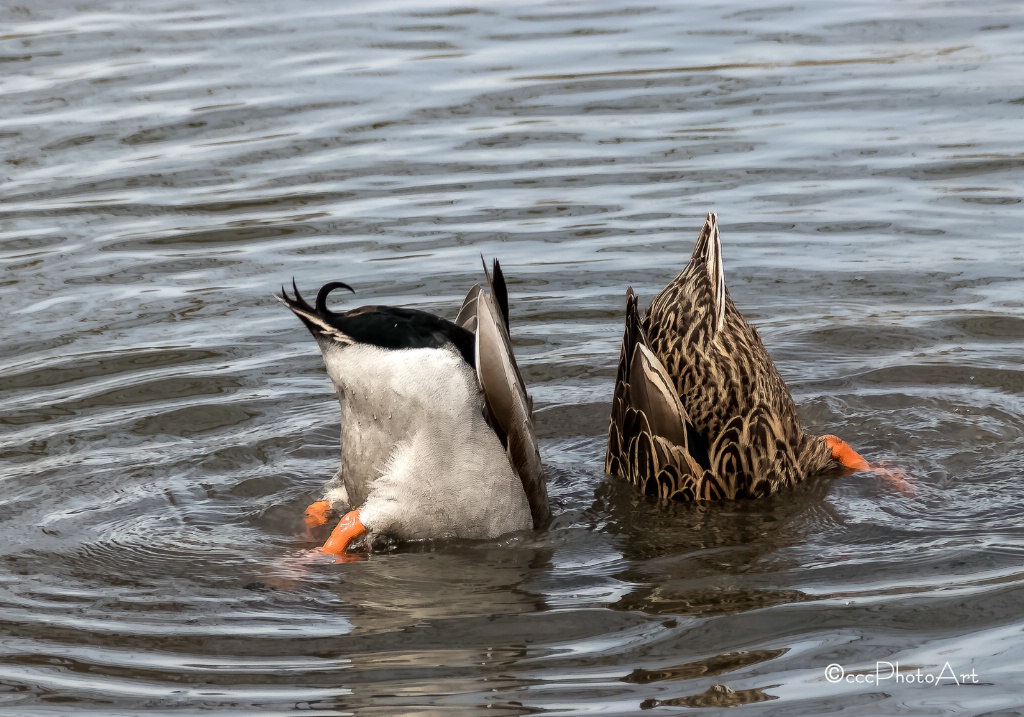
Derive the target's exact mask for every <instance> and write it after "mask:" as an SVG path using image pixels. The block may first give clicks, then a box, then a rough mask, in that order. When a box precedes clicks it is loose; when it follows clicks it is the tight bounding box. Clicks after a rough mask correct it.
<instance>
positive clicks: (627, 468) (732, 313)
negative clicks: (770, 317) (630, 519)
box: [605, 212, 869, 500]
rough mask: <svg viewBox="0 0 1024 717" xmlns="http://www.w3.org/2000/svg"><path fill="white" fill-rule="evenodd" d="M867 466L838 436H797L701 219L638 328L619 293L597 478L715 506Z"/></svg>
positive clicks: (633, 306)
mask: <svg viewBox="0 0 1024 717" xmlns="http://www.w3.org/2000/svg"><path fill="white" fill-rule="evenodd" d="M868 467H869V466H868V464H867V462H866V461H865V460H864V459H863V458H861V456H860V455H858V454H857V452H856V451H854V450H853V449H852V448H850V446H849V445H848V444H846V443H845V442H844V441H842V440H840V439H839V438H837V437H835V436H831V435H826V436H813V435H810V434H808V433H805V432H804V431H803V429H802V428H801V427H800V421H799V419H798V418H797V413H796V406H795V405H794V403H793V397H792V396H791V395H790V393H789V390H788V389H787V388H786V384H785V383H784V382H783V380H782V377H781V376H779V372H778V370H776V368H775V364H774V363H772V360H771V357H770V356H769V355H768V352H767V351H766V350H765V347H764V344H762V343H761V338H760V337H759V336H758V335H757V331H756V330H755V329H754V328H753V327H752V326H751V325H750V324H748V323H747V322H746V321H745V320H744V319H743V316H741V315H740V312H739V310H737V308H736V305H735V304H734V303H733V301H732V299H731V298H730V297H729V291H728V290H727V289H726V288H725V274H724V273H723V270H722V250H721V244H720V240H719V235H718V217H717V216H716V215H715V214H714V213H713V212H712V213H709V214H708V216H707V219H706V221H705V222H704V228H703V229H702V230H701V232H700V235H699V236H698V238H697V244H696V245H695V246H694V248H693V254H692V256H691V257H690V262H689V263H688V264H687V265H686V267H685V268H684V269H683V271H682V272H681V273H680V274H679V276H677V277H676V278H675V279H673V280H672V282H671V283H670V284H669V285H668V286H666V287H665V288H664V289H663V290H662V291H661V293H660V294H658V295H657V296H656V297H655V298H654V300H653V301H652V302H651V306H650V308H648V309H647V312H646V313H645V314H644V316H643V318H641V317H640V311H639V309H638V307H637V297H636V294H634V293H633V289H632V287H630V288H629V289H628V290H627V291H626V328H625V332H624V334H623V338H622V352H621V354H620V356H619V367H618V374H617V376H616V379H615V393H614V397H613V399H612V412H611V421H610V425H609V428H608V451H607V453H606V456H605V471H606V472H608V473H611V474H614V475H618V476H622V477H623V478H626V479H627V480H629V481H630V482H631V483H633V484H634V485H636V486H638V487H639V488H640V489H642V490H643V492H644V493H646V494H648V495H654V496H658V497H659V498H663V499H664V498H673V499H677V500H715V499H733V498H756V497H761V496H765V495H768V494H770V493H774V492H775V491H777V490H780V489H782V488H785V487H787V486H790V485H793V484H795V483H797V482H799V481H801V480H803V479H804V478H807V477H808V476H813V475H818V474H822V473H827V472H830V471H835V470H840V469H843V468H848V469H852V470H862V469H866V468H868Z"/></svg>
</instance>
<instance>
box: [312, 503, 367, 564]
mask: <svg viewBox="0 0 1024 717" xmlns="http://www.w3.org/2000/svg"><path fill="white" fill-rule="evenodd" d="M365 532H366V526H365V525H363V523H362V521H361V520H360V519H359V511H358V510H353V511H350V512H348V513H346V514H345V516H344V517H343V518H342V519H341V522H340V523H338V525H337V526H336V527H335V528H334V532H332V533H331V537H329V538H328V539H327V542H326V543H324V547H323V548H321V551H322V552H323V553H325V554H327V555H334V556H336V557H342V556H344V555H345V551H346V550H348V546H349V545H351V543H352V541H353V540H355V539H356V538H358V537H359V536H360V535H362V534H363V533H365Z"/></svg>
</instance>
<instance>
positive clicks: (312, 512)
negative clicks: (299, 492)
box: [303, 500, 331, 528]
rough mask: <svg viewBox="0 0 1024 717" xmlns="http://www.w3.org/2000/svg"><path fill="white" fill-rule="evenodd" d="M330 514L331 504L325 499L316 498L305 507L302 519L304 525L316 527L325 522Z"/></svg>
mask: <svg viewBox="0 0 1024 717" xmlns="http://www.w3.org/2000/svg"><path fill="white" fill-rule="evenodd" d="M330 514H331V504H330V503H328V502H327V501H326V500H318V501H317V502H316V503H311V504H310V505H309V507H308V508H306V515H305V516H303V520H305V521H306V527H308V528H316V527H318V526H321V525H323V524H324V523H326V522H327V521H328V519H329V518H330Z"/></svg>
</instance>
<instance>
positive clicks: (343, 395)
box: [280, 261, 550, 556]
mask: <svg viewBox="0 0 1024 717" xmlns="http://www.w3.org/2000/svg"><path fill="white" fill-rule="evenodd" d="M484 275H485V277H486V279H487V285H488V288H489V292H490V293H486V292H484V291H483V289H481V287H480V285H479V284H478V285H476V286H474V287H473V288H472V289H470V291H469V294H468V295H467V296H466V300H465V301H464V302H463V304H462V309H461V311H460V312H459V314H458V317H457V318H456V320H455V321H454V322H452V321H448V320H447V319H443V318H441V317H439V316H435V315H433V314H429V313H427V312H424V311H419V310H416V309H404V308H398V307H392V306H363V307H361V308H358V309H352V310H351V311H345V312H335V311H332V310H330V309H328V308H327V297H328V296H329V295H330V293H331V292H332V291H334V290H336V289H347V290H349V291H353V289H352V288H351V287H350V286H348V284H345V283H342V282H338V281H335V282H331V283H329V284H325V285H324V286H323V287H321V288H320V291H319V292H318V293H317V297H316V302H315V305H314V306H310V305H309V304H308V303H307V302H306V301H305V300H304V299H303V298H302V296H301V295H300V294H299V290H298V287H297V286H296V285H295V282H294V281H292V288H293V291H294V296H289V295H288V294H287V292H286V291H285V290H284V289H283V288H282V290H281V296H280V298H281V300H282V301H283V302H284V303H285V304H286V305H287V306H288V308H289V309H291V310H292V311H293V312H294V313H295V315H296V316H298V317H299V319H301V320H302V323H304V324H305V325H306V328H308V329H309V331H310V332H311V333H312V334H313V337H314V338H315V339H316V341H317V344H319V346H320V351H321V353H322V354H323V359H324V363H325V364H326V367H327V374H328V375H329V376H330V378H331V381H332V382H333V384H334V387H335V389H336V390H337V393H338V398H339V400H340V402H341V467H340V469H339V470H338V472H337V473H336V474H335V476H334V478H333V479H331V481H329V482H328V484H327V486H326V489H325V492H324V497H323V500H320V501H317V502H315V503H313V504H312V505H311V506H310V507H309V508H308V509H307V511H306V522H307V524H309V525H310V526H315V525H319V524H323V523H325V522H326V521H327V520H328V516H329V515H330V514H331V513H333V512H344V513H345V515H344V517H343V518H342V519H341V521H340V523H339V524H338V526H337V527H336V528H335V529H334V531H333V532H332V533H331V536H330V538H328V540H327V542H326V543H325V544H324V546H323V552H325V553H328V554H331V555H337V556H340V555H342V554H344V553H345V552H346V551H347V550H348V548H349V546H350V544H351V543H352V541H354V540H355V539H356V538H358V537H360V536H362V535H363V534H364V533H368V534H370V536H371V537H373V536H374V535H384V536H388V537H391V538H395V539H398V540H422V539H428V538H471V539H487V538H495V537H497V536H499V535H502V534H504V533H508V532H511V531H516V530H527V529H531V528H540V527H543V526H544V525H545V524H546V523H547V522H548V520H549V518H550V510H549V507H548V497H547V487H546V483H545V477H544V471H543V468H542V466H541V462H540V454H539V452H538V450H537V438H536V436H535V434H534V430H533V406H532V402H531V400H530V398H529V396H528V395H527V393H526V389H525V387H524V384H523V380H522V377H521V376H520V373H519V368H518V366H517V365H516V360H515V356H514V355H513V353H512V344H511V342H510V339H509V333H508V326H509V323H508V292H507V289H506V287H505V278H504V275H503V274H502V271H501V266H500V265H499V264H498V262H497V261H495V262H494V273H493V278H492V275H491V274H490V273H489V272H488V271H487V267H486V265H485V266H484ZM353 293H354V291H353Z"/></svg>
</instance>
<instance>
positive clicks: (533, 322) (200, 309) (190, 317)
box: [0, 0, 1024, 717]
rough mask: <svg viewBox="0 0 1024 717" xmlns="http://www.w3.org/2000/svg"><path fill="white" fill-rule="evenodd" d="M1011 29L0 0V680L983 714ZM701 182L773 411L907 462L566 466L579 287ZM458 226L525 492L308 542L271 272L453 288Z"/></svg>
mask: <svg viewBox="0 0 1024 717" xmlns="http://www.w3.org/2000/svg"><path fill="white" fill-rule="evenodd" d="M1022 48H1024V10H1022V8H1021V7H1020V6H1019V5H1018V4H1017V3H1013V2H984V1H983V2H973V1H970V2H968V1H967V0H963V1H962V2H927V1H925V2H903V3H890V2H877V3H870V2H866V3H847V4H844V5H839V4H837V3H805V4H796V5H774V4H767V5H758V4H753V3H751V2H749V1H748V2H742V3H730V4H719V3H706V4H697V3H679V4H673V3H656V4H648V5H638V4H633V3H625V2H622V3H618V4H615V3H610V2H609V3H545V4H527V3H502V2H493V3H486V4H479V5H472V4H471V5H449V4H446V3H444V2H379V3H373V4H372V7H371V4H367V3H334V2H327V1H326V0H310V1H309V2H304V3H300V4H288V3H285V4H282V3H269V2H265V3H255V2H250V3H231V2H226V1H224V0H219V1H218V0H214V1H213V2H206V3H197V4H193V3H176V2H172V1H170V0H153V1H151V2H147V3H137V4H136V3H117V2H109V3H97V2H91V1H90V0H85V2H79V3H64V2H50V3H25V4H22V5H20V6H18V5H6V6H5V7H4V8H2V9H0V69H2V72H0V93H2V94H0V96H2V97H3V101H2V102H0V149H2V160H3V163H2V165H0V167H2V170H0V172H2V174H0V177H2V185H0V186H2V195H0V196H2V201H0V258H2V261H3V265H4V267H5V268H4V274H3V281H2V283H0V317H2V322H0V327H2V328H0V389H2V394H0V395H2V397H3V398H2V403H0V426H2V429H0V458H2V461H3V463H2V468H0V470H2V478H0V488H2V494H0V496H2V497H0V556H2V561H0V713H2V714H4V715H8V714H9V715H63V714H76V715H78V714H83V715H88V714H95V715H115V714H117V715H135V714H147V715H165V714H166V715H171V714H189V713H204V714H205V713H209V714H253V713H259V714H286V713H288V714H290V713H293V712H296V711H302V712H303V713H304V714H310V715H337V714H352V713H355V714H361V715H369V714H380V715H395V714H417V715H428V714H445V715H449V714H476V713H480V712H482V711H483V709H484V708H489V712H490V713H494V714H528V713H533V712H537V711H544V712H546V713H550V714H580V713H594V712H600V713H602V714H634V713H637V712H640V711H643V710H645V709H654V711H655V712H658V713H674V712H680V711H689V710H688V708H700V707H709V708H712V707H721V706H727V705H739V704H743V705H745V706H743V707H741V708H740V709H739V713H743V714H748V713H749V714H785V715H787V717H792V716H793V715H801V714H811V715H813V714H821V713H823V712H828V711H838V710H840V709H841V710H842V711H843V713H844V714H853V715H859V714H864V715H874V714H883V713H895V712H897V711H899V712H901V713H906V714H928V715H933V714H940V713H946V714H966V713H971V714H982V713H984V714H1017V713H1019V712H1016V711H1015V710H1019V709H1021V708H1020V705H1022V704H1024V701H1022V699H1021V697H1020V696H1019V695H1020V694H1021V693H1022V691H1024V677H1022V675H1021V671H1022V666H1024V619H1022V617H1021V604H1022V602H1024V567H1022V562H1024V524H1022V520H1021V517H1020V504H1021V499H1022V497H1024V489H1022V488H1021V486H1020V482H1021V478H1022V476H1021V473H1022V470H1021V469H1022V466H1024V440H1022V433H1024V400H1022V396H1024V359H1022V353H1021V352H1022V339H1024V248H1022V247H1024V245H1022V243H1021V238H1020V235H1021V231H1022V229H1021V228H1022V226H1024V214H1022V207H1021V199H1022V189H1021V187H1022V186H1024V151H1022V148H1024V121H1022V114H1024V85H1022V83H1021V79H1020V77H1021V74H1020V73H1021V67H1022V61H1024V49H1022ZM708 209H716V210H717V211H718V212H719V218H720V221H721V224H722V231H723V242H724V255H725V262H726V273H727V278H728V280H729V284H730V289H731V293H732V295H733V297H734V298H735V299H736V301H737V304H738V305H739V306H740V308H741V310H743V311H744V312H745V314H746V315H747V317H748V318H749V319H751V320H752V321H753V322H754V323H755V324H756V325H757V326H758V327H759V329H760V331H761V334H762V336H763V337H764V339H765V342H766V344H767V345H768V347H769V349H770V350H771V351H772V353H773V355H774V356H775V358H776V360H777V362H778V364H779V367H780V370H781V371H782V373H783V375H784V376H785V377H786V379H787V380H788V381H789V383H790V385H791V387H792V388H793V391H794V394H795V395H796V398H797V401H798V403H799V405H800V409H801V412H802V415H803V418H804V421H805V422H806V424H808V426H809V427H810V428H811V429H812V430H814V431H824V430H829V431H834V432H836V433H838V434H840V435H842V436H843V437H844V438H846V439H847V440H849V441H850V442H851V443H852V444H853V445H854V446H856V447H857V448H858V449H860V450H861V451H862V452H863V453H864V454H865V455H866V456H867V457H868V458H869V459H871V460H873V461H877V462H881V463H883V464H887V465H890V466H892V467H894V468H897V469H899V470H901V471H903V472H904V473H905V474H906V475H907V476H909V477H910V479H911V482H912V488H911V489H910V490H909V491H907V492H900V491H899V490H897V489H895V488H894V487H893V486H892V485H891V484H889V483H887V482H885V481H883V480H881V479H879V478H877V477H876V476H874V475H868V474H860V475H854V476H848V477H845V478H840V479H836V480H821V481H813V482H811V483H809V484H807V485H804V486H802V487H800V488H799V489H797V490H794V491H791V492H788V493H785V494H783V495H780V496H777V497H775V498H773V499H770V500H766V501H762V502H744V503H736V504H722V505H702V506H693V505H670V506H660V505H657V504H655V503H653V502H650V501H648V500H646V499H643V498H641V497H639V496H637V495H635V494H634V493H633V492H632V491H631V490H630V489H628V488H627V487H626V486H624V485H622V484H620V482H618V481H617V480H613V479H611V478H609V477H607V476H605V475H604V474H603V473H602V465H603V463H602V461H603V447H604V446H603V439H604V431H605V427H606V421H607V411H608V404H609V401H610V397H611V390H612V380H613V375H614V364H615V361H616V359H617V351H618V340H619V338H620V335H621V334H620V331H621V313H622V308H623V294H624V290H625V287H626V286H627V285H629V284H631V285H633V286H634V287H636V289H637V291H638V292H639V293H640V295H641V297H647V298H649V297H650V296H652V295H653V294H654V292H656V291H657V290H658V289H659V288H660V287H661V286H662V285H664V284H665V283H666V282H667V281H668V280H669V279H670V278H671V277H672V276H673V275H674V273H675V271H676V270H677V269H678V268H679V267H680V266H681V265H682V264H683V263H684V262H685V260H686V257H687V256H688V253H689V250H690V247H691V245H692V241H693V239H694V237H695V236H696V233H697V230H698V229H699V227H700V225H701V221H702V218H703V215H704V213H705V212H706V211H707V210H708ZM481 253H482V254H483V255H484V256H487V257H490V256H498V257H500V258H501V260H502V263H503V266H504V267H505V268H506V273H507V274H508V276H509V279H510V290H511V293H512V302H513V304H512V312H513V322H512V323H513V331H514V335H515V338H516V349H517V352H518V354H519V357H520V365H521V367H522V369H523V374H524V377H525V379H526V380H527V382H528V384H529V385H530V387H531V390H532V392H533V395H534V397H535V401H536V406H537V408H538V410H539V413H538V417H537V424H538V430H539V433H540V436H541V438H542V456H543V458H544V461H545V463H546V464H547V465H548V467H549V473H550V477H551V482H552V487H551V493H552V495H553V498H554V501H555V506H554V510H555V514H556V518H555V522H554V524H553V526H552V527H551V529H550V530H548V531H545V532H542V533H538V534H535V535H526V536H513V537H511V538H508V539H505V540H501V541H498V542H494V543H486V544H479V543H465V544H461V543H460V544H441V545H431V546H406V547H404V548H402V549H400V550H399V551H397V552H395V553H390V554H380V555H374V556H372V557H371V558H370V559H369V560H366V561H363V562H356V563H347V564H339V565H335V564H333V563H331V562H329V561H327V560H325V559H323V558H318V557H316V554H315V553H314V552H313V551H312V550H311V548H313V547H315V545H316V544H315V543H314V542H312V541H311V540H309V539H308V537H307V536H306V535H305V533H304V531H303V527H302V522H301V513H302V509H303V507H304V506H305V505H306V503H307V502H309V501H310V500H312V499H314V498H316V497H317V496H318V491H319V489H320V487H321V484H322V483H323V481H324V480H325V479H326V478H328V477H329V476H330V474H331V473H332V472H333V470H334V468H335V466H336V462H337V448H336V440H337V415H336V411H337V408H336V404H335V402H334V399H333V398H332V396H331V392H330V386H329V383H328V381H327V378H326V376H325V373H324V371H323V368H322V364H321V361H320V357H319V353H318V352H317V349H316V346H315V344H314V343H313V341H312V340H311V339H310V337H309V335H308V333H307V332H306V330H305V329H304V328H303V327H302V326H301V325H300V324H299V322H297V321H296V320H295V318H294V317H293V316H291V315H290V313H289V312H288V311H286V310H285V309H284V308H283V307H281V306H280V305H279V304H278V303H277V302H276V301H275V300H274V299H273V298H272V292H273V291H275V290H276V289H277V287H278V286H279V285H281V284H282V283H284V282H287V281H290V279H291V277H293V276H294V277H296V280H297V282H298V284H299V286H300V287H301V288H304V289H309V290H311V289H314V288H316V287H318V286H319V285H320V284H321V283H323V282H326V281H328V280H334V279H340V280H344V281H347V282H349V283H351V284H352V285H353V286H354V287H355V288H356V290H357V292H358V295H357V297H356V300H357V301H359V302H365V303H395V304H402V305H408V306H417V307H420V308H424V309H429V310H433V311H437V312H439V313H442V314H444V315H447V316H449V317H451V316H454V314H455V312H456V310H457V307H458V304H459V302H460V301H461V298H462V296H463V294H464V292H465V291H466V289H467V288H468V287H469V286H470V285H471V284H472V283H474V282H475V281H477V280H478V279H479V277H480V269H479V255H480V254H481ZM878 661H885V662H891V663H897V662H898V663H899V664H900V668H901V677H903V678H904V679H902V681H899V682H897V681H896V680H895V679H889V680H883V681H881V682H879V683H878V684H875V683H874V682H872V681H870V680H869V679H868V677H873V676H874V674H875V673H874V671H875V669H876V663H877V662H878ZM947 662H948V663H949V665H950V667H951V668H952V670H954V671H955V673H956V674H957V675H960V674H966V673H972V672H973V673H974V674H975V675H976V678H975V679H977V681H978V683H979V684H977V685H975V684H964V685H961V686H957V685H955V684H952V682H951V681H950V680H949V679H948V673H947V679H944V680H942V684H941V685H940V686H938V687H936V686H934V685H931V686H929V685H928V684H923V685H922V684H915V683H913V682H911V681H909V680H908V679H906V678H907V676H908V675H912V674H915V672H914V671H916V670H918V668H920V670H921V673H920V674H921V675H932V676H933V677H934V676H936V675H939V674H940V673H941V670H942V669H943V667H944V665H945V663H947ZM832 663H835V664H838V665H840V666H841V667H842V668H843V669H844V670H845V671H846V674H847V676H848V677H850V678H851V679H850V680H849V681H847V680H842V681H840V682H838V683H833V682H830V681H829V680H828V679H826V667H827V666H828V665H830V664H832ZM858 679H859V681H858Z"/></svg>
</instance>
